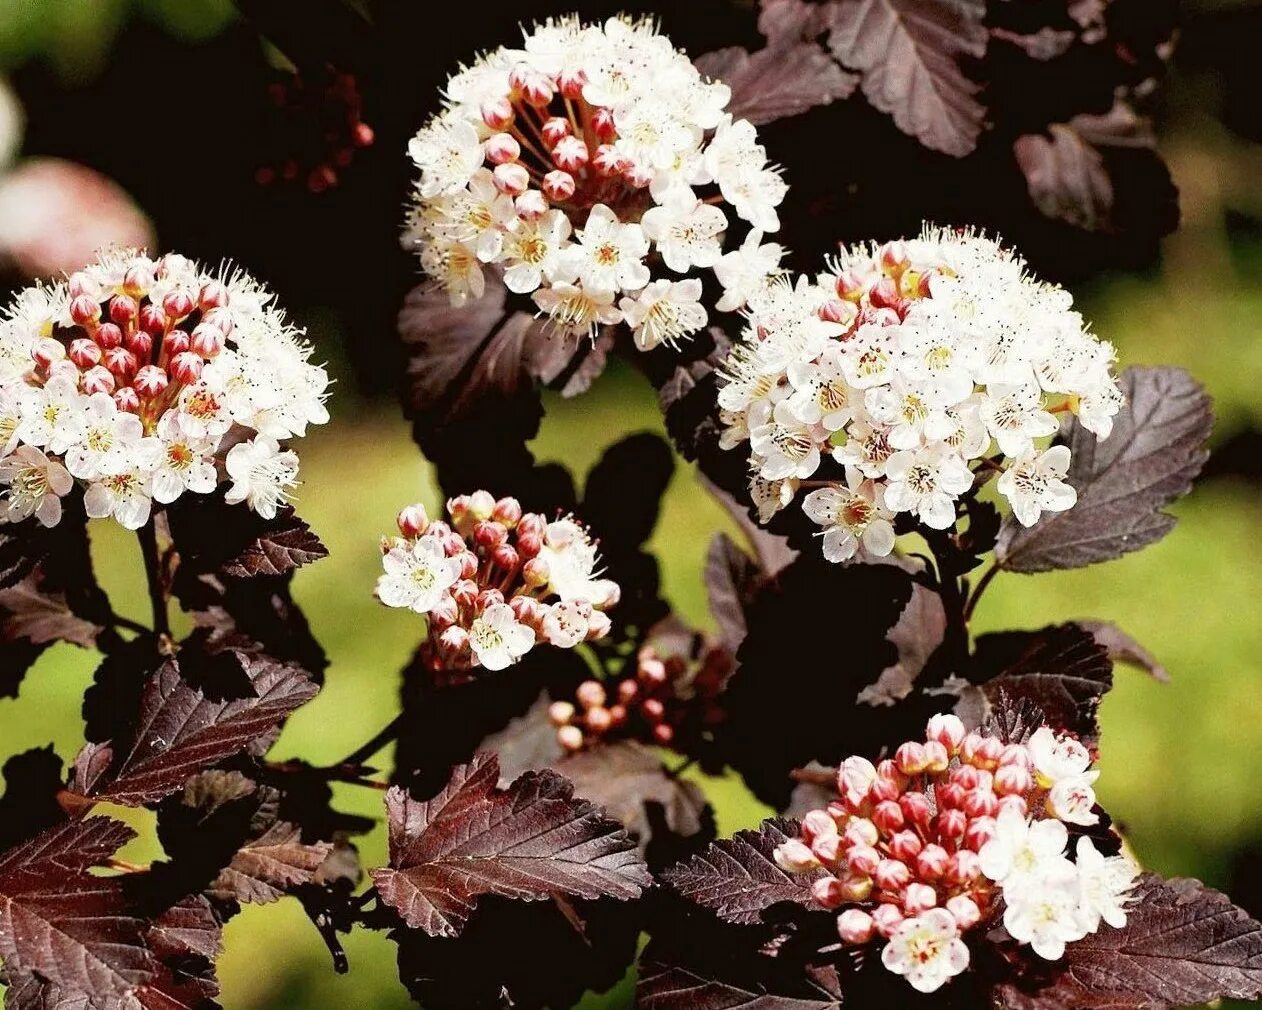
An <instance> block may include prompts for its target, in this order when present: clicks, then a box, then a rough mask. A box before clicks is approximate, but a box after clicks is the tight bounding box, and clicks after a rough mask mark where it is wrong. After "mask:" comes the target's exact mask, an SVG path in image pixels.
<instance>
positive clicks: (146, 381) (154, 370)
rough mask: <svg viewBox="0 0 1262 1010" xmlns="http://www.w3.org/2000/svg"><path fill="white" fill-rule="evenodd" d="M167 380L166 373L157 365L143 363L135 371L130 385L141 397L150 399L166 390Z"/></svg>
mask: <svg viewBox="0 0 1262 1010" xmlns="http://www.w3.org/2000/svg"><path fill="white" fill-rule="evenodd" d="M169 381H170V380H169V379H168V378H167V373H166V372H165V371H163V370H162V369H161V368H159V367H158V366H157V365H145V366H144V367H143V368H141V369H140V370H139V371H138V372H137V373H136V378H135V379H133V380H132V386H134V387H135V389H136V392H137V393H139V394H140V397H141V399H143V400H152V399H153V398H154V397H156V396H161V395H162V394H163V393H164V392H165V391H166V388H167V384H168V382H169Z"/></svg>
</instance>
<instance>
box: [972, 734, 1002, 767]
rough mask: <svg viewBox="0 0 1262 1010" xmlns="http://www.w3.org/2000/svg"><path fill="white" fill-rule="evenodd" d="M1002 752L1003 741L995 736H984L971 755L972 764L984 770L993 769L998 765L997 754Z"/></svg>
mask: <svg viewBox="0 0 1262 1010" xmlns="http://www.w3.org/2000/svg"><path fill="white" fill-rule="evenodd" d="M1003 752H1004V744H1003V741H1002V740H1000V739H999V738H998V737H995V736H988V737H985V738H984V739H983V740H982V742H981V743H980V744H979V745H978V747H977V752H976V754H974V755H973V764H974V765H976V766H977V767H978V768H983V769H985V770H986V771H994V770H995V769H996V768H998V767H999V756H1000V755H1001V754H1003Z"/></svg>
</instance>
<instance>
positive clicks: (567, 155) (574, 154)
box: [552, 137, 589, 174]
mask: <svg viewBox="0 0 1262 1010" xmlns="http://www.w3.org/2000/svg"><path fill="white" fill-rule="evenodd" d="M588 158H589V154H588V151H587V145H586V144H585V143H583V141H582V140H581V139H580V138H578V137H562V138H561V139H560V140H559V141H558V142H557V145H556V147H554V148H553V149H552V162H553V164H555V165H556V167H557V168H559V169H561V170H562V171H563V172H569V173H570V174H574V173H575V172H578V171H581V170H582V168H583V166H584V165H586V164H587V161H588Z"/></svg>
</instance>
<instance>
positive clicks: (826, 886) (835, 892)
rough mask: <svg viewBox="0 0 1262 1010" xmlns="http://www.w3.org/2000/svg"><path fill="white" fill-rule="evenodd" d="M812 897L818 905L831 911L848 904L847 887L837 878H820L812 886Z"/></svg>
mask: <svg viewBox="0 0 1262 1010" xmlns="http://www.w3.org/2000/svg"><path fill="white" fill-rule="evenodd" d="M811 896H812V897H813V898H814V899H815V901H816V903H817V904H819V905H822V906H823V907H824V908H827V909H829V910H831V909H834V908H838V907H840V906H841V905H843V904H845V902H846V887H845V885H844V884H843V883H842V882H841V881H840V880H838V879H837V878H836V877H820V878H819V880H817V881H815V882H814V883H813V884H811Z"/></svg>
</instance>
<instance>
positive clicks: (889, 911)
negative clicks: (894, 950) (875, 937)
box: [872, 904, 903, 939]
mask: <svg viewBox="0 0 1262 1010" xmlns="http://www.w3.org/2000/svg"><path fill="white" fill-rule="evenodd" d="M872 923H873V925H874V926H875V927H876V931H877V933H879V934H880V935H881V936H883V937H885V938H886V939H889V938H890V937H891V936H893V935H894V933H895V932H896V931H897V930H898V927H899V926H901V925H902V924H903V910H902V909H901V908H899V907H898V906H897V905H892V904H884V905H878V906H877V907H876V909H875V910H874V911H873V912H872Z"/></svg>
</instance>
